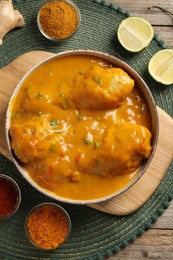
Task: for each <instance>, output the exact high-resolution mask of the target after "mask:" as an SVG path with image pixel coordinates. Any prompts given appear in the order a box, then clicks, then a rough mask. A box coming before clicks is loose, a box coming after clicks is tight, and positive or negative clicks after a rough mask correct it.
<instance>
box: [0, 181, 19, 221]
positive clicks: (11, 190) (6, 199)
mask: <svg viewBox="0 0 173 260" xmlns="http://www.w3.org/2000/svg"><path fill="white" fill-rule="evenodd" d="M17 199H18V192H17V190H16V189H15V187H14V185H13V184H12V183H11V181H9V180H7V179H4V178H0V217H3V216H6V215H9V214H11V213H12V212H13V211H14V208H15V205H16V202H17Z"/></svg>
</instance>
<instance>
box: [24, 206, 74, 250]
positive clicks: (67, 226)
mask: <svg viewBox="0 0 173 260" xmlns="http://www.w3.org/2000/svg"><path fill="white" fill-rule="evenodd" d="M25 233H26V236H27V238H28V240H29V241H30V242H31V243H32V244H33V245H34V246H36V247H37V248H39V249H42V250H53V249H56V248H58V247H59V246H61V245H62V244H64V242H65V241H67V239H68V237H69V235H70V233H71V219H70V216H69V214H68V213H67V211H66V210H65V209H64V208H62V207H61V206H59V205H58V204H55V203H51V202H45V203H41V204H39V205H37V206H35V207H34V208H33V209H32V210H31V211H30V212H29V213H28V215H27V217H26V221H25Z"/></svg>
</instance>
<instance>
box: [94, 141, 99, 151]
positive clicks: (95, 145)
mask: <svg viewBox="0 0 173 260" xmlns="http://www.w3.org/2000/svg"><path fill="white" fill-rule="evenodd" d="M98 147H99V142H98V141H97V142H96V141H95V142H94V150H96V149H97V148H98Z"/></svg>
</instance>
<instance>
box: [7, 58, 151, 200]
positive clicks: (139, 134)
mask: <svg viewBox="0 0 173 260" xmlns="http://www.w3.org/2000/svg"><path fill="white" fill-rule="evenodd" d="M11 110H12V112H11V122H10V138H11V148H12V149H13V151H14V153H15V155H16V157H17V158H18V159H19V160H20V162H21V163H22V165H23V167H24V168H25V169H26V170H27V171H28V173H29V175H30V176H31V177H32V179H33V180H34V182H36V183H37V184H38V185H39V186H41V187H42V188H44V189H46V190H49V191H51V192H53V193H55V194H57V195H58V196H60V197H63V198H70V199H74V200H90V199H97V198H100V197H103V196H106V195H109V194H111V193H113V192H116V191H118V190H119V189H121V188H122V187H124V186H126V185H127V184H128V183H129V182H130V181H131V180H132V178H134V176H135V174H136V172H137V169H138V168H139V167H140V165H141V162H142V160H143V159H146V158H148V157H149V156H150V153H151V149H152V148H151V137H152V136H151V133H150V130H151V125H150V123H151V118H150V113H149V109H148V107H147V104H146V101H145V99H144V97H143V95H142V93H141V91H140V89H139V88H138V87H137V86H136V85H135V82H134V80H133V79H132V78H131V77H130V76H129V75H128V74H127V73H126V72H125V71H123V70H122V69H121V68H114V67H112V65H111V64H109V63H108V62H107V61H104V60H101V59H99V58H96V57H91V56H87V55H86V56H85V55H74V56H69V57H64V58H59V59H57V60H56V59H55V60H50V61H48V62H46V63H44V64H43V65H42V66H39V67H38V68H36V69H35V70H34V71H33V72H32V73H31V74H29V76H28V77H27V78H26V79H25V80H24V82H23V83H22V86H21V88H20V91H19V93H18V95H17V96H16V98H15V99H14V101H13V105H12V108H11Z"/></svg>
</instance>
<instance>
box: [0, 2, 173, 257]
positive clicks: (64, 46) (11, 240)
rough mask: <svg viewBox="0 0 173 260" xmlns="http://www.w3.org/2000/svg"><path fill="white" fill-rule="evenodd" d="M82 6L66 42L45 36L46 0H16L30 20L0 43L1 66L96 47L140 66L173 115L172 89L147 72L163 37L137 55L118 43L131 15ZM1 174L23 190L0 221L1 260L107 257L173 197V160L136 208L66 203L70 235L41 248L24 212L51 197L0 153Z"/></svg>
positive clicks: (103, 4)
mask: <svg viewBox="0 0 173 260" xmlns="http://www.w3.org/2000/svg"><path fill="white" fill-rule="evenodd" d="M74 2H75V3H76V4H77V5H78V7H79V8H80V11H81V16H82V22H81V26H80V28H79V30H78V31H77V33H76V34H75V35H74V36H73V37H72V38H70V39H69V40H67V41H64V42H61V43H53V42H50V41H48V40H46V39H45V38H44V37H43V36H42V35H41V34H40V32H39V31H38V29H37V26H36V14H37V10H38V8H39V6H40V5H41V4H42V3H43V1H42V0H37V1H33V0H23V1H22V0H21V1H15V2H14V4H15V8H16V9H18V10H19V11H20V12H21V13H22V14H23V16H24V18H25V22H26V25H25V27H23V28H19V29H15V30H13V31H11V32H9V33H8V34H7V35H6V36H5V38H4V43H3V45H2V46H0V67H3V66H5V65H7V64H8V63H9V62H11V61H12V60H14V59H15V58H16V57H17V56H19V55H21V54H23V53H25V52H27V51H30V50H45V51H51V52H54V53H58V52H61V51H65V50H71V49H93V50H100V51H103V52H107V53H110V54H112V55H114V56H116V57H118V58H120V59H122V60H124V61H125V62H127V63H128V64H129V65H130V66H131V67H132V68H133V69H135V70H136V71H137V72H138V73H139V74H140V75H141V76H142V78H143V79H144V80H145V81H146V83H147V84H148V86H149V88H150V90H151V92H152V94H153V97H154V99H155V101H156V104H157V105H158V106H159V107H161V108H162V109H164V110H165V111H166V112H167V113H168V114H169V115H171V116H173V88H172V86H169V87H164V86H162V85H160V84H158V83H156V82H155V81H154V80H153V79H152V78H151V77H150V75H149V73H148V71H147V65H148V62H149V60H150V58H151V57H152V56H153V55H154V54H155V53H156V52H157V51H159V50H161V49H163V48H164V47H165V46H164V42H163V41H162V40H160V39H158V37H157V36H156V35H155V37H154V39H153V41H152V42H151V44H150V45H149V46H148V47H147V48H146V49H144V50H143V51H141V52H140V53H137V54H131V53H129V52H127V51H126V50H124V49H123V48H122V47H121V46H120V44H119V43H118V40H117V37H116V31H117V28H118V25H119V23H120V22H121V21H122V20H123V19H125V18H126V17H127V16H129V15H130V14H129V13H128V12H125V11H123V10H122V8H120V7H117V6H115V5H113V4H108V3H107V2H106V1H99V0H98V1H89V0H88V1H87V0H74ZM0 173H3V174H7V175H9V176H11V177H13V178H14V179H15V180H16V181H17V182H18V184H19V186H20V188H21V192H22V203H21V206H20V208H19V211H18V212H17V213H16V214H15V215H14V216H13V218H11V219H9V220H7V221H3V222H0V259H1V258H3V257H4V258H5V259H10V260H11V259H22V260H25V259H46V260H47V259H60V260H63V259H74V260H77V259H98V260H99V259H100V260H101V259H102V258H103V257H107V256H111V255H112V254H113V253H116V252H118V251H119V250H121V249H123V248H124V247H125V246H126V245H128V243H130V242H132V241H134V240H135V239H136V238H137V237H138V236H140V235H142V234H143V232H144V231H145V230H146V229H148V228H150V226H151V224H152V223H153V222H155V221H156V220H157V218H158V217H159V215H161V214H162V213H163V212H164V209H165V208H167V207H168V205H169V202H170V200H171V199H172V198H173V190H172V187H173V163H172V164H171V165H170V167H169V169H168V171H167V173H166V175H165V177H164V179H163V181H162V182H161V184H160V186H159V188H158V189H157V191H156V192H155V194H154V195H153V196H152V198H151V199H150V200H149V201H148V202H147V203H146V204H145V205H144V206H143V207H142V208H141V209H140V210H138V211H137V212H135V213H133V214H131V215H128V216H113V215H109V214H106V213H102V212H100V211H97V210H94V209H91V208H89V207H87V206H79V205H69V204H63V203H59V204H60V205H62V206H63V207H64V208H65V209H66V210H67V211H68V213H69V215H70V217H71V220H72V233H71V236H70V238H69V240H68V241H67V242H66V243H65V244H64V245H63V246H62V247H61V248H59V249H56V250H54V251H51V252H47V251H41V250H37V249H36V248H35V247H33V246H32V245H31V244H30V243H29V242H28V241H27V238H26V236H25V229H24V223H25V217H26V215H27V214H28V212H29V211H30V209H31V208H32V207H33V206H35V205H37V204H38V203H42V202H46V201H52V200H50V199H49V198H48V197H46V196H44V195H42V194H40V193H39V192H37V191H36V190H34V189H33V188H32V187H31V186H30V185H29V184H28V183H27V182H26V181H25V180H24V179H23V178H22V177H21V176H20V174H19V172H18V171H17V170H16V168H15V166H14V164H13V163H12V162H11V161H9V160H8V159H6V158H5V157H4V156H3V155H0Z"/></svg>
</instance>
